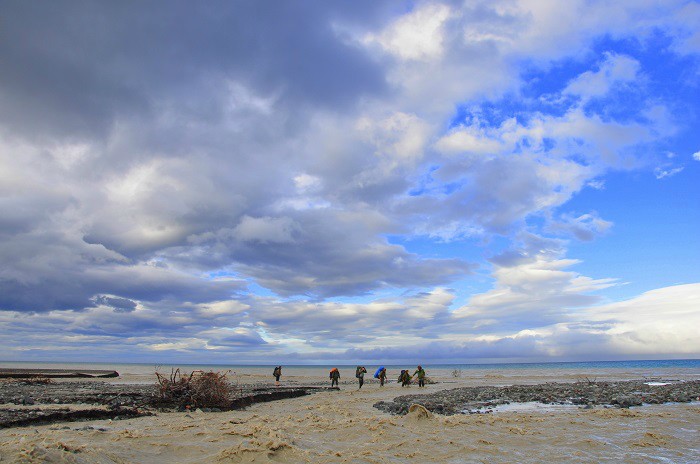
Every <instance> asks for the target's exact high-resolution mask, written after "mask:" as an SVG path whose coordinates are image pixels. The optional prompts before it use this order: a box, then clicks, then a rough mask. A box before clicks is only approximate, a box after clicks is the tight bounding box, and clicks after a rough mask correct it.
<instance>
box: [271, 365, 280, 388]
mask: <svg viewBox="0 0 700 464" xmlns="http://www.w3.org/2000/svg"><path fill="white" fill-rule="evenodd" d="M272 376H273V377H274V378H275V386H277V387H279V386H280V377H281V376H282V366H277V367H275V370H274V371H272Z"/></svg>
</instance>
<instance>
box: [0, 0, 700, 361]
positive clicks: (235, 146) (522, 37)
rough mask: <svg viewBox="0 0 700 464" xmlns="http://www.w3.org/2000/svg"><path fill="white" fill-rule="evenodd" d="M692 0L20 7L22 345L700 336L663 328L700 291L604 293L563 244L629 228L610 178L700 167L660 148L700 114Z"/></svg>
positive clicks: (659, 340) (496, 346) (394, 353)
mask: <svg viewBox="0 0 700 464" xmlns="http://www.w3.org/2000/svg"><path fill="white" fill-rule="evenodd" d="M697 11H698V9H697V5H695V4H694V3H692V2H684V1H672V2H665V3H664V4H663V5H661V4H658V5H657V4H654V3H651V4H646V3H645V4H639V3H638V2H622V3H620V4H617V5H616V6H615V7H610V6H609V5H607V4H606V3H605V2H592V3H591V2H583V1H581V2H578V1H577V2H573V3H568V4H567V5H563V4H562V5H555V4H553V5H548V4H543V3H541V2H536V1H534V2H533V1H524V0H523V1H518V2H511V1H503V2H501V1H497V2H470V3H469V4H467V5H462V4H458V3H455V2H434V1H420V2H417V3H416V4H415V5H410V6H406V5H403V6H399V5H396V4H395V3H393V2H361V3H360V4H353V6H352V7H349V6H343V5H333V4H324V5H320V4H315V3H313V4H312V3H307V2H302V3H299V4H295V5H294V6H293V7H292V6H291V5H284V4H277V3H271V2H252V1H251V2H247V1H244V2H237V3H235V4H231V3H227V2H208V3H207V4H206V5H200V6H197V7H193V6H192V5H190V4H187V3H185V2H174V3H161V2H149V3H147V4H142V3H134V2H124V3H119V4H112V3H109V2H95V3H91V4H85V3H82V2H72V1H67V2H61V3H60V4H50V5H45V6H44V7H42V8H41V9H40V10H37V9H36V8H34V7H33V6H32V5H28V4H25V3H21V2H12V3H10V4H8V5H6V7H5V8H4V13H3V16H4V18H5V19H6V21H5V22H4V23H6V24H5V26H6V27H3V30H2V31H1V32H0V38H1V39H2V40H0V58H2V62H3V64H4V66H3V68H4V69H6V70H7V71H6V72H4V73H1V74H0V211H1V214H0V262H1V263H2V266H1V267H0V318H1V320H2V321H3V322H4V325H3V327H4V328H3V329H0V346H2V348H3V352H5V353H8V354H7V357H8V359H46V358H47V357H51V358H52V359H59V358H61V359H62V356H65V358H66V359H68V358H71V359H81V356H82V354H83V353H84V352H85V351H84V347H86V346H89V347H91V350H90V351H91V352H95V353H96V352H99V354H95V355H94V356H95V359H97V358H99V359H100V360H109V359H114V360H117V359H119V360H133V361H139V360H148V361H150V360H155V359H161V358H164V359H172V360H183V361H184V360H186V361H190V362H196V361H197V360H202V359H203V358H202V356H205V357H209V356H210V355H211V356H213V357H214V358H215V359H218V360H220V361H222V362H223V361H226V360H227V359H229V358H228V356H230V355H231V354H232V353H235V354H236V355H237V356H238V358H237V359H241V360H249V361H251V362H264V361H265V360H267V359H270V358H269V357H270V356H275V357H276V358H282V359H284V358H289V359H292V358H295V359H302V360H303V359H306V358H309V359H316V360H321V359H330V358H335V357H340V358H341V359H347V360H351V359H357V360H362V359H380V358H382V359H387V358H392V359H393V358H397V359H398V358H403V357H407V354H406V353H408V352H409V351H406V350H407V347H409V346H412V347H414V348H416V347H420V350H418V351H416V353H419V352H420V353H422V355H423V356H425V357H427V358H430V359H434V360H447V359H449V360H459V359H464V358H469V359H475V358H517V357H519V356H523V357H530V358H546V357H572V358H576V357H587V356H588V357H598V356H600V355H601V353H602V351H601V348H600V347H601V346H604V347H606V348H607V349H609V350H611V351H609V353H610V354H611V355H613V356H625V355H629V356H637V355H643V354H649V355H651V354H653V353H661V352H662V351H663V350H666V351H663V354H667V355H674V353H675V354H679V353H684V354H685V353H688V354H692V353H693V352H694V353H696V354H697V353H700V348H698V347H697V346H696V345H693V344H692V343H686V342H683V343H680V342H678V343H676V342H672V341H673V340H671V338H669V337H670V335H669V334H670V333H671V332H672V331H673V330H676V327H677V324H678V321H679V320H680V319H681V318H682V317H686V316H688V314H690V315H691V316H692V317H694V315H695V314H696V313H694V312H693V310H692V308H691V306H692V305H694V304H696V302H694V300H692V298H691V303H692V304H691V303H688V305H690V306H683V308H686V309H687V311H686V313H684V314H685V316H682V315H681V314H680V313H677V312H675V311H674V310H673V309H672V308H674V307H676V306H674V305H675V304H676V303H678V304H681V305H686V302H687V300H686V299H685V298H686V297H687V291H688V289H693V288H694V287H692V286H687V285H679V286H668V285H667V284H664V285H658V286H657V287H659V288H658V289H657V290H654V289H653V288H650V287H648V288H645V290H647V293H644V294H642V295H640V296H637V297H634V296H629V295H627V296H626V298H625V299H623V301H621V302H620V303H609V299H608V297H607V296H606V291H608V290H610V289H613V288H616V287H619V286H620V285H621V284H623V282H622V280H621V279H620V276H618V275H614V274H609V273H607V272H606V270H605V269H599V270H598V271H597V272H594V273H591V274H592V275H594V276H589V275H586V274H588V272H583V271H580V270H577V266H579V265H580V264H582V260H581V259H578V258H577V257H576V256H571V253H570V251H569V250H571V249H576V247H580V246H583V244H585V246H590V247H595V246H596V242H597V241H598V240H601V239H603V238H605V237H607V236H609V235H611V234H614V233H615V231H616V229H617V228H618V226H619V224H618V222H617V218H616V217H615V216H614V213H615V212H614V211H612V212H611V213H610V214H611V215H612V216H608V215H606V214H607V213H606V212H604V210H602V209H600V208H598V207H596V204H595V203H594V202H593V201H590V202H587V201H586V200H581V201H578V199H579V198H581V197H584V198H585V197H586V195H587V194H589V193H590V192H591V191H596V192H602V193H605V186H606V179H607V178H608V177H609V176H611V175H613V174H614V175H630V176H632V175H639V174H638V173H643V174H644V175H648V176H655V178H656V179H658V180H659V181H663V183H669V184H670V183H673V182H682V181H683V178H684V177H683V176H687V175H692V173H693V172H696V171H695V167H694V165H692V163H693V162H692V160H693V159H697V156H696V155H697V153H695V154H694V155H693V154H690V153H691V152H692V150H697V146H693V147H692V148H691V149H690V150H691V151H688V148H687V147H683V148H682V149H683V150H685V151H687V152H688V153H689V154H687V155H682V156H680V155H679V156H675V155H674V156H667V155H665V154H664V153H672V152H673V153H675V152H679V153H680V152H681V148H678V147H676V146H672V147H671V146H670V145H671V142H669V141H672V140H676V139H675V138H676V137H678V136H679V134H680V135H683V134H686V133H687V131H688V127H693V125H694V123H695V122H696V121H697V120H696V119H692V115H689V114H688V113H687V112H683V111H682V108H683V107H684V106H687V105H685V104H684V102H683V101H682V100H683V99H682V97H676V96H674V95H675V92H676V91H677V90H678V89H674V92H670V91H669V89H668V88H667V87H666V85H667V84H666V83H665V82H663V81H659V78H658V76H657V75H656V74H655V70H656V66H657V65H658V63H655V62H653V61H651V60H650V58H649V54H648V50H649V49H650V48H653V46H655V44H657V43H662V44H663V47H664V55H663V56H664V59H666V60H667V62H668V63H663V64H668V65H669V66H671V65H673V66H677V67H678V66H683V67H684V68H683V69H684V71H685V72H686V74H688V75H689V74H692V73H693V72H696V71H697V67H698V52H700V48H698V46H697V32H696V31H697V30H698V27H699V26H700V24H698V17H700V16H698V15H697ZM659 37H661V38H662V39H663V40H661V39H660V38H659ZM679 63H680V64H679ZM694 70H695V71H694ZM664 75H665V74H664ZM691 80H692V79H691ZM678 86H679V89H680V90H678V91H679V92H680V91H687V92H692V90H687V89H692V88H694V87H693V85H691V84H688V83H687V82H681V83H680V84H678ZM698 143H700V141H699V142H698ZM662 147H665V148H663V149H662ZM686 162H687V163H690V164H688V165H687V166H686ZM695 164H697V163H695ZM599 204H602V205H603V206H604V205H605V202H604V201H603V202H601V203H599ZM621 227H622V229H624V224H622V225H621ZM690 281H692V276H690V277H689V278H688V280H687V282H690ZM655 292H658V293H655ZM639 293H641V292H639ZM657 294H663V295H665V296H667V297H669V298H672V300H670V301H669V303H668V305H669V306H668V307H666V306H664V307H662V308H659V309H658V311H661V313H658V314H661V315H660V316H659V318H660V320H663V317H666V316H668V318H669V321H670V322H669V324H668V325H663V324H661V325H657V326H656V327H657V328H658V330H659V333H658V334H656V335H654V334H653V333H652V330H651V327H652V326H653V324H652V323H651V322H650V321H649V322H648V323H646V325H645V324H642V323H641V321H639V320H634V321H630V320H629V314H628V311H627V309H625V308H628V306H626V305H627V304H628V303H629V304H631V303H630V302H635V304H636V303H640V304H642V303H643V304H648V305H650V307H651V306H653V304H652V300H653V299H654V298H655V295H657ZM654 304H655V303H654ZM694 307H695V308H697V306H694ZM650 314H651V313H650ZM17 334H22V337H17ZM407 338H409V339H411V340H417V341H416V342H411V343H406V339H407ZM681 339H682V340H685V341H687V337H685V338H683V337H680V338H679V340H681ZM329 340H333V341H334V343H333V344H329V343H328V342H329ZM640 340H641V341H640ZM684 343H685V344H684ZM125 347H128V348H125ZM421 350H422V351H421ZM689 350H690V351H689ZM693 350H695V351H693ZM271 362H272V361H271Z"/></svg>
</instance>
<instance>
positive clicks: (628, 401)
mask: <svg viewBox="0 0 700 464" xmlns="http://www.w3.org/2000/svg"><path fill="white" fill-rule="evenodd" d="M611 403H612V404H617V405H618V406H620V407H621V408H629V407H630V406H641V405H642V400H641V399H640V398H638V397H636V396H617V397H615V398H613V400H612V402H611Z"/></svg>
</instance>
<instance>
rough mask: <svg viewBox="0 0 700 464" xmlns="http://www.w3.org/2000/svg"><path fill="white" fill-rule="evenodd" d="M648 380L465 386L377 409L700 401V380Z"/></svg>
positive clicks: (454, 410)
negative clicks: (650, 382) (654, 381)
mask: <svg viewBox="0 0 700 464" xmlns="http://www.w3.org/2000/svg"><path fill="white" fill-rule="evenodd" d="M648 383H649V382H648V380H636V381H625V382H577V383H546V384H541V385H511V386H505V387H463V388H455V389H451V390H443V391H439V392H435V393H430V394H424V395H404V396H399V397H396V398H394V400H393V401H380V402H378V403H375V404H374V407H375V408H378V409H380V410H382V411H385V412H388V413H391V414H401V415H402V414H406V413H407V412H408V408H409V407H410V406H411V405H412V404H421V405H423V406H424V407H425V408H426V409H428V410H429V411H431V412H434V413H438V414H445V415H452V414H464V413H474V412H486V411H488V409H489V408H492V407H494V406H499V405H505V404H510V403H528V402H538V403H543V404H550V405H579V406H581V407H593V406H597V405H607V406H614V407H621V408H629V407H631V406H641V405H643V404H661V403H670V402H676V403H688V402H691V401H699V400H700V380H694V381H689V382H679V381H659V382H657V383H667V384H666V385H649V384H648Z"/></svg>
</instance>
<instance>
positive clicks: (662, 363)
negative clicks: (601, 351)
mask: <svg viewBox="0 0 700 464" xmlns="http://www.w3.org/2000/svg"><path fill="white" fill-rule="evenodd" d="M8 364H9V365H11V366H4V365H8ZM280 364H281V365H283V366H285V367H286V368H288V369H294V368H306V369H308V368H315V367H318V368H321V367H329V366H330V367H332V366H338V367H352V366H357V365H366V366H380V365H381V366H386V367H401V366H406V365H413V364H416V361H412V362H403V363H396V362H395V361H388V362H385V363H380V362H379V363H378V362H358V363H348V364H341V363H308V364H285V363H284V362H283V361H282V362H277V363H269V364H267V363H235V364H234V363H231V364H222V363H191V362H167V361H163V362H143V361H141V362H123V361H36V360H33V361H4V360H0V367H15V368H20V367H21V365H24V366H28V367H36V366H39V365H43V366H56V367H58V366H87V365H89V366H92V367H94V366H112V365H113V366H150V367H151V368H152V367H161V368H165V367H170V366H173V367H185V368H188V367H195V368H202V367H205V368H209V369H212V368H225V369H231V368H251V369H254V368H265V367H270V366H275V365H280ZM422 364H423V365H424V366H429V367H431V368H434V369H466V370H468V369H533V368H534V369H547V368H552V369H562V368H565V369H566V368H568V369H577V368H581V369H589V368H605V369H615V368H622V369H624V368H699V369H700V359H694V358H689V359H642V360H606V361H539V362H533V361H525V362H485V363H479V362H470V363H457V362H454V363H430V362H422Z"/></svg>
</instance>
